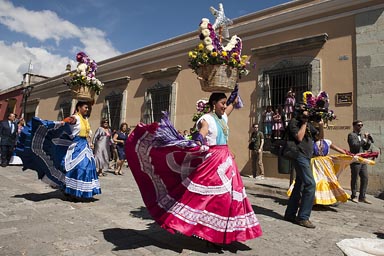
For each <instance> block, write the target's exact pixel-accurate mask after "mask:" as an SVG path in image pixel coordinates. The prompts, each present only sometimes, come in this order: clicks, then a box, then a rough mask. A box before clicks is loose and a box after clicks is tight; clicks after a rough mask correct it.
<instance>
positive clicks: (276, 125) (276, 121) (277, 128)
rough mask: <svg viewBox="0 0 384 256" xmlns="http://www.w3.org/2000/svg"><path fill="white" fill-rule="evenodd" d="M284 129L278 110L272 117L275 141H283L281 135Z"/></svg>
mask: <svg viewBox="0 0 384 256" xmlns="http://www.w3.org/2000/svg"><path fill="white" fill-rule="evenodd" d="M283 129H284V127H283V120H282V118H281V115H280V112H279V109H276V110H275V113H274V115H273V116H272V132H273V134H274V135H273V136H274V138H275V139H281V135H280V134H281V131H282V130H283Z"/></svg>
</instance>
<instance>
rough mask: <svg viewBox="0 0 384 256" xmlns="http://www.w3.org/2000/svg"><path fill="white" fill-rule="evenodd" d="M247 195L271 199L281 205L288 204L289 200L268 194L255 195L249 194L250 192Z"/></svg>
mask: <svg viewBox="0 0 384 256" xmlns="http://www.w3.org/2000/svg"><path fill="white" fill-rule="evenodd" d="M247 194H249V195H252V196H254V197H259V198H270V199H273V200H274V201H275V202H276V203H278V204H280V205H287V204H288V198H281V197H277V196H272V195H267V194H255V193H249V192H248V193H247Z"/></svg>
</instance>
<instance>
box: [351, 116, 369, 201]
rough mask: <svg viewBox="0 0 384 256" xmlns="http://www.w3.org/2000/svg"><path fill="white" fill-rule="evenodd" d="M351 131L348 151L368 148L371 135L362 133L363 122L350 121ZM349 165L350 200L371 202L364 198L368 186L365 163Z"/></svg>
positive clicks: (353, 152) (362, 150)
mask: <svg viewBox="0 0 384 256" xmlns="http://www.w3.org/2000/svg"><path fill="white" fill-rule="evenodd" d="M352 125H353V132H351V133H350V134H348V145H349V151H350V152H351V153H352V154H357V153H362V152H364V151H366V150H368V149H369V148H370V147H371V142H372V137H370V135H369V133H364V134H362V132H361V129H362V127H363V122H362V121H360V120H355V121H353V123H352ZM350 167H351V191H352V195H351V201H352V202H354V203H357V202H363V203H366V204H371V202H370V201H368V200H367V199H366V198H365V192H366V191H367V186H368V170H367V165H366V164H361V163H352V164H351V165H350ZM358 175H359V176H360V193H359V201H357V200H356V192H357V176H358Z"/></svg>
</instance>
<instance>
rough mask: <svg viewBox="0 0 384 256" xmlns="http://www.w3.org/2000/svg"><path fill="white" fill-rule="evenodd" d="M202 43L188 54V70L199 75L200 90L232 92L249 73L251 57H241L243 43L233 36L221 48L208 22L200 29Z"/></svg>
mask: <svg viewBox="0 0 384 256" xmlns="http://www.w3.org/2000/svg"><path fill="white" fill-rule="evenodd" d="M199 32H200V35H199V38H200V40H201V42H200V43H199V44H198V45H197V47H196V48H195V49H193V50H191V51H190V52H189V53H188V57H189V59H188V61H189V67H190V68H191V69H192V70H193V72H195V73H196V74H197V75H198V79H199V80H200V85H201V89H202V90H203V91H206V92H214V91H220V92H231V91H232V90H233V89H234V88H235V84H236V82H237V81H238V79H240V78H241V77H242V76H245V75H247V74H248V73H249V71H248V70H247V69H246V65H247V64H249V58H250V57H249V56H247V55H242V54H241V51H242V40H241V38H240V37H238V36H236V35H235V36H232V38H231V39H230V40H229V42H228V43H227V45H222V44H221V39H220V38H219V37H218V36H217V35H216V32H215V29H214V28H213V26H212V24H211V23H209V20H208V19H206V18H203V19H202V20H201V22H200V26H199Z"/></svg>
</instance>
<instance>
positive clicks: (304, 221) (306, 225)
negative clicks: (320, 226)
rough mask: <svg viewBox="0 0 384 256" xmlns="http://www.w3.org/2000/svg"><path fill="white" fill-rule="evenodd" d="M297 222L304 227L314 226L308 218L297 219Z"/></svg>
mask: <svg viewBox="0 0 384 256" xmlns="http://www.w3.org/2000/svg"><path fill="white" fill-rule="evenodd" d="M297 224H298V225H300V226H302V227H306V228H315V227H316V226H315V225H313V224H312V222H311V221H310V220H297Z"/></svg>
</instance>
